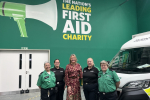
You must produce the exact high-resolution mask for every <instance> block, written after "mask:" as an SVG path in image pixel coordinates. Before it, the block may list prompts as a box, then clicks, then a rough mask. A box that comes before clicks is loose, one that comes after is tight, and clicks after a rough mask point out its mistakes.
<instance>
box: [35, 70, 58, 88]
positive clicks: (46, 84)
mask: <svg viewBox="0 0 150 100" xmlns="http://www.w3.org/2000/svg"><path fill="white" fill-rule="evenodd" d="M55 85H56V78H55V73H54V72H52V71H50V74H48V73H47V72H46V71H43V72H42V73H41V74H40V75H39V79H38V81H37V86H39V87H41V88H43V89H47V88H52V87H55Z"/></svg>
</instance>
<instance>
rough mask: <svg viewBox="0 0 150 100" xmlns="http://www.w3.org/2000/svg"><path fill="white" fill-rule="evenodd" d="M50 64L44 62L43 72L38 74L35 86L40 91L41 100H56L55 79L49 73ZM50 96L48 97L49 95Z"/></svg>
mask: <svg viewBox="0 0 150 100" xmlns="http://www.w3.org/2000/svg"><path fill="white" fill-rule="evenodd" d="M50 67H51V65H50V63H49V62H45V63H44V68H45V70H44V71H43V72H41V73H40V75H39V78H38V81H37V86H38V87H39V88H40V90H41V100H55V99H56V90H55V85H56V78H55V74H54V72H52V71H50ZM49 94H50V95H49Z"/></svg>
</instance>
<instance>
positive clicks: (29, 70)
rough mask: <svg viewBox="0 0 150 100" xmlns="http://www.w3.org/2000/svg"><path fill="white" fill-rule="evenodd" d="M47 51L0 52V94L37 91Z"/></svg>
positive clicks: (47, 58) (47, 57) (47, 56)
mask: <svg viewBox="0 0 150 100" xmlns="http://www.w3.org/2000/svg"><path fill="white" fill-rule="evenodd" d="M45 61H49V51H48V50H43V51H39V50H22V51H21V50H20V51H19V50H17V51H15V50H13V51H10V50H7V51H4V50H0V92H10V91H19V90H22V89H23V90H27V89H37V88H38V87H37V85H36V84H37V80H38V77H39V74H40V73H41V72H42V71H44V62H45Z"/></svg>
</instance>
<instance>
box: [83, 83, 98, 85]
mask: <svg viewBox="0 0 150 100" xmlns="http://www.w3.org/2000/svg"><path fill="white" fill-rule="evenodd" d="M84 84H86V85H88V84H96V83H84Z"/></svg>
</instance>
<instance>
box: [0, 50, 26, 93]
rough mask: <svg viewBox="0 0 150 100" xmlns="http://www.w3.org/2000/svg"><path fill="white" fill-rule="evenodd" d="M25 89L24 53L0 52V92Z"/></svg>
mask: <svg viewBox="0 0 150 100" xmlns="http://www.w3.org/2000/svg"><path fill="white" fill-rule="evenodd" d="M22 89H25V51H0V92H7V91H18V90H22Z"/></svg>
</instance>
